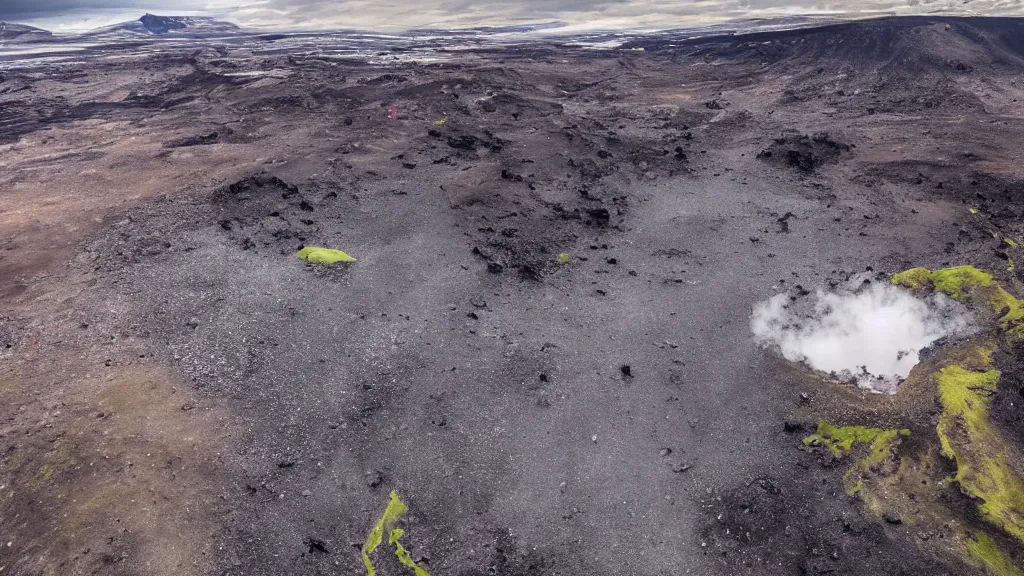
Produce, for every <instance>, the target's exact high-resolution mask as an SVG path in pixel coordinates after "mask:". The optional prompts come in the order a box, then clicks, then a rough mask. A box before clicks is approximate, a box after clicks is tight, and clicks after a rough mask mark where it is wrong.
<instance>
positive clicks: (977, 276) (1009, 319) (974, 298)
mask: <svg viewBox="0 0 1024 576" xmlns="http://www.w3.org/2000/svg"><path fill="white" fill-rule="evenodd" d="M891 281H892V283H893V284H896V285H897V286H903V287H905V288H909V289H911V290H924V289H926V288H928V287H932V288H934V289H935V290H936V291H938V292H942V293H944V294H947V295H949V297H950V298H953V299H955V300H960V301H962V302H965V303H967V304H969V305H972V306H973V307H975V308H981V309H982V310H983V311H987V312H990V313H992V314H995V315H996V316H997V317H999V323H1000V325H1001V326H1002V328H1003V329H1004V330H1007V329H1012V328H1013V327H1017V326H1018V324H1021V321H1022V320H1024V302H1022V301H1021V300H1018V299H1017V298H1015V297H1014V296H1013V295H1012V294H1010V293H1009V292H1007V291H1006V290H1004V289H1003V287H1002V286H1000V285H999V283H998V282H996V281H995V280H994V279H993V278H992V275H991V274H989V273H988V272H984V271H981V270H978V269H977V268H975V267H974V266H957V267H955V268H945V269H943V270H935V271H934V272H932V271H931V270H928V269H927V268H912V269H910V270H907V271H905V272H900V273H899V274H896V275H894V276H893V277H892V279H891Z"/></svg>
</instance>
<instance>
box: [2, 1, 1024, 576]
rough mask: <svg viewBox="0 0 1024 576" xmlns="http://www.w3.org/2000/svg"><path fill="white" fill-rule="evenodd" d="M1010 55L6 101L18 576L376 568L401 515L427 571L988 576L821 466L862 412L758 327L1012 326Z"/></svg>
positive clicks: (917, 35)
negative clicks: (873, 297) (920, 311)
mask: <svg viewBox="0 0 1024 576" xmlns="http://www.w3.org/2000/svg"><path fill="white" fill-rule="evenodd" d="M1021 26H1024V24H1021V23H1020V22H1019V21H1013V20H991V21H985V20H954V19H945V20H943V19H931V20H929V19H903V20H886V21H880V22H875V23H864V24H853V25H844V26H840V27H838V28H833V29H828V30H824V31H814V30H810V31H800V32H794V33H774V34H772V35H765V36H761V37H753V38H744V37H728V38H720V39H706V40H700V41H688V42H678V43H675V44H676V45H674V46H669V43H667V42H661V41H657V42H655V41H652V42H649V43H647V44H646V45H644V46H643V47H644V48H646V50H645V51H638V50H626V49H624V50H615V51H607V52H603V51H587V50H579V49H574V48H570V47H564V46H558V45H553V44H538V45H536V46H532V47H530V48H529V49H525V48H520V49H512V48H504V49H500V50H498V49H495V50H477V51H469V52H467V53H466V54H464V55H461V56H460V57H458V58H452V59H448V60H446V61H444V62H441V63H435V64H422V65H421V64H409V63H406V64H395V65H377V64H373V65H371V64H366V63H361V62H355V61H346V60H333V61H331V60H327V59H321V58H316V57H310V56H295V55H259V54H255V53H254V52H253V51H252V49H251V47H250V48H242V47H237V46H235V47H230V48H222V49H221V50H220V51H218V50H216V49H214V48H212V47H205V48H204V47H200V48H201V49H197V50H196V51H194V52H181V53H165V54H152V53H148V52H145V51H140V52H137V53H136V52H130V51H129V52H127V53H126V57H125V58H122V59H116V60H115V59H110V58H99V57H97V58H95V59H88V58H86V59H85V64H84V65H83V66H82V67H81V68H79V69H69V68H67V67H61V66H57V65H47V66H40V67H38V68H19V69H17V70H11V71H6V72H2V73H0V105H2V106H3V112H2V114H3V115H4V120H3V122H4V123H3V125H2V128H0V142H5V144H3V145H0V168H2V171H0V194H2V198H3V200H2V206H0V295H2V296H0V297H2V300H0V303H2V305H3V308H2V310H0V360H2V372H0V414H2V416H3V418H2V424H0V451H2V455H0V458H2V459H0V485H2V486H0V534H3V539H4V542H3V543H2V544H3V545H4V547H3V548H2V549H0V567H4V570H3V573H4V574H17V575H21V574H26V575H27V574H40V573H42V574H94V573H98V574H246V575H262V574H266V575H271V574H274V575H276V574H358V573H360V571H361V570H362V560H361V559H360V554H359V547H360V546H361V545H362V543H363V541H364V540H365V538H366V534H367V532H368V531H369V529H370V528H371V527H372V526H373V524H374V522H375V521H376V520H377V518H378V517H379V516H380V514H381V512H382V511H383V507H384V506H385V504H386V503H387V495H388V492H389V491H390V490H396V491H397V492H398V493H399V494H400V495H401V496H402V498H403V500H405V501H406V502H407V503H408V504H409V507H410V510H411V515H410V519H409V522H408V523H407V525H406V526H405V528H406V536H405V537H404V539H403V541H404V542H405V545H406V546H407V547H408V548H409V549H410V550H411V552H412V556H413V558H414V559H415V560H417V561H420V562H422V563H423V564H424V565H426V566H428V568H429V570H430V571H431V573H432V574H435V575H444V574H451V575H461V576H473V575H478V574H480V575H482V574H497V575H520V574H572V575H575V574H623V575H624V574H638V575H660V574H669V573H671V574H679V573H685V574H772V575H777V574H828V573H835V574H951V575H952V574H965V573H978V574H984V573H985V572H983V571H980V568H978V567H977V566H975V565H971V564H969V563H965V561H964V560H963V559H962V558H959V557H958V556H957V555H956V554H953V553H948V554H947V553H937V552H936V548H934V547H933V546H932V544H927V545H923V544H922V543H921V542H920V540H921V538H920V535H919V533H918V532H917V531H915V530H914V529H913V521H912V519H910V518H907V519H906V521H904V522H902V523H894V522H886V521H883V520H882V519H881V518H880V517H878V516H877V515H875V514H873V513H872V512H870V511H868V510H866V508H865V506H863V505H862V503H861V502H860V501H858V499H856V498H851V497H848V496H847V495H846V494H845V493H844V492H843V490H842V486H841V477H842V475H843V471H844V469H843V468H842V467H841V466H834V465H829V466H823V465H822V464H821V463H820V462H819V460H820V459H819V457H818V455H816V454H814V453H811V452H809V451H804V450H800V449H799V447H800V445H801V444H800V439H801V436H800V435H799V434H795V433H794V432H793V431H792V430H791V431H790V432H787V431H786V427H785V426H784V425H783V423H784V421H786V420H787V419H792V418H793V417H794V413H796V412H798V411H800V410H805V409H806V406H804V407H801V402H802V400H801V393H807V394H809V398H810V402H811V404H812V405H813V406H822V407H823V408H822V410H831V411H832V412H830V413H829V415H831V416H834V415H835V412H837V411H839V410H840V409H839V408H835V403H833V402H831V401H830V400H828V399H827V398H824V397H825V396H828V395H829V394H831V393H832V392H831V391H830V390H831V389H830V388H829V387H827V386H824V385H821V383H818V384H817V387H815V386H816V384H815V381H814V379H812V378H809V376H808V374H807V373H806V372H805V371H802V370H800V369H797V368H795V367H793V366H790V365H788V364H787V363H785V362H783V361H782V360H781V359H779V358H778V357H776V356H775V355H774V354H772V353H771V352H769V351H763V350H758V349H756V348H755V346H754V345H753V342H752V340H751V336H750V330H749V326H748V319H749V314H750V309H751V306H752V305H753V304H754V303H755V302H758V301H760V300H763V299H764V298H767V297H769V296H771V295H774V294H776V293H778V292H781V291H786V290H789V289H791V288H793V287H794V286H796V285H800V286H802V287H807V288H814V287H818V286H823V285H826V284H827V282H828V281H829V280H830V279H831V280H838V279H842V278H846V277H848V276H849V275H850V274H852V273H857V272H862V271H865V270H868V269H871V270H874V271H876V272H880V273H885V274H892V273H895V272H898V271H901V270H904V269H907V268H911V267H914V266H926V267H930V268H941V267H945V266H953V265H959V264H972V265H975V266H977V267H979V268H985V269H988V270H991V271H994V272H996V273H997V277H998V278H999V279H1000V280H1001V281H1002V282H1003V283H1004V285H1005V286H1007V288H1008V289H1011V290H1015V291H1016V293H1017V294H1018V295H1024V292H1022V291H1021V290H1020V287H1021V284H1020V278H1018V277H1016V276H1014V275H1013V274H1012V273H1008V272H1006V270H1007V262H1006V260H1005V259H1004V257H1013V255H1014V254H1015V249H1014V248H1009V247H1007V246H1006V245H1004V244H1001V243H1000V241H999V239H998V238H994V237H993V236H992V233H991V230H992V227H993V226H994V227H997V228H998V229H999V230H1000V231H1002V232H1003V233H1005V234H1006V235H1008V236H1012V237H1016V238H1020V237H1021V236H1022V233H1024V224H1022V220H1021V216H1022V211H1024V200H1022V194H1024V174H1022V168H1021V164H1020V161H1019V154H1020V146H1019V143H1020V142H1022V141H1024V113H1022V108H1021V106H1020V104H1019V102H1020V101H1024V75H1022V73H1024V46H1022V45H1021V44H1020V42H1019V41H1014V40H1013V39H1014V38H1019V37H1021V36H1020V30H1021ZM638 44H639V43H638ZM630 47H632V48H636V47H640V46H639V45H634V46H627V48H630ZM237 72H254V74H251V75H244V76H243V75H237V74H235V75H232V74H234V73H237ZM392 108H394V112H393V113H391V114H390V115H391V116H393V117H391V118H389V109H392ZM969 208H974V209H976V210H979V211H980V216H982V217H979V218H971V217H970V216H971V214H969V212H968V209H969ZM305 245H315V246H328V247H332V248H339V249H342V250H345V251H346V252H348V253H349V254H352V255H353V256H355V257H356V258H357V259H358V262H357V263H355V264H352V265H349V266H345V267H336V268H324V267H320V266H315V265H310V264H307V263H304V262H303V261H301V260H299V259H298V258H296V257H295V252H296V251H297V250H298V249H299V248H300V247H302V246H305ZM562 253H565V254H568V255H569V260H570V261H569V262H562V261H560V259H559V255H560V254H562ZM1018 260H1019V261H1024V260H1020V259H1018ZM1004 372H1005V371H1004ZM1005 373H1006V378H1005V381H1006V382H1007V383H1008V386H1007V388H1006V389H1005V390H1004V391H1003V392H1001V396H1000V398H1001V399H1000V400H999V402H1000V404H999V407H1000V408H999V410H997V411H996V413H997V414H998V416H999V418H1000V419H1001V420H1000V422H999V425H1000V426H1001V427H1002V428H1003V429H1004V430H1006V431H1008V432H1007V434H1008V435H1010V436H1011V437H1012V438H1013V439H1014V442H1017V443H1019V442H1020V435H1019V430H1020V426H1021V421H1020V416H1019V412H1015V411H1014V410H1012V409H1011V408H1009V406H1012V405H1013V401H1014V400H1019V399H1020V398H1019V397H1020V387H1019V384H1020V382H1021V380H1020V377H1019V375H1017V374H1016V373H1014V372H1012V371H1009V372H1005ZM851 394H853V395H855V396H856V395H859V394H860V393H859V392H858V393H852V392H851ZM851 401H852V400H851ZM1020 405H1021V404H1020V402H1017V404H1016V406H1020ZM925 425H926V423H923V422H922V426H925ZM928 425H932V426H934V425H933V424H928ZM948 494H951V496H948V498H952V499H954V500H955V499H956V493H955V491H952V490H951V491H949V492H948ZM957 502H959V500H957ZM956 506H959V507H960V508H961V509H963V510H964V511H965V512H964V519H963V522H965V523H967V524H971V523H977V522H980V521H979V520H978V519H977V518H975V517H973V516H971V514H972V513H971V512H970V509H971V506H970V505H969V504H965V503H961V504H956ZM971 525H973V524H971ZM741 532H743V533H746V534H747V535H746V537H745V538H743V537H740V536H737V534H739V533H741ZM999 538H1000V539H999V540H998V541H999V543H1000V544H1001V545H1002V546H1004V548H1005V549H1006V550H1008V553H1009V554H1011V555H1014V554H1015V555H1016V556H1015V557H1016V559H1017V560H1022V559H1024V548H1022V547H1021V545H1020V543H1019V542H1014V541H1013V540H1012V539H1010V538H1002V537H999ZM7 542H10V544H9V545H8V544H7ZM389 562H392V563H394V564H395V565H394V566H392V565H390V564H389ZM378 568H379V570H380V573H387V574H391V573H394V574H398V573H401V570H402V568H401V567H400V566H398V565H397V563H396V562H395V561H394V560H393V559H391V558H390V557H386V556H384V555H382V556H381V559H380V561H379V566H378Z"/></svg>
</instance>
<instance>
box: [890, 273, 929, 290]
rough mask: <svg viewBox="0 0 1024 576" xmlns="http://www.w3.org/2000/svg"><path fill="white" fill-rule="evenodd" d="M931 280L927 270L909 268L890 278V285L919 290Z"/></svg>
mask: <svg viewBox="0 0 1024 576" xmlns="http://www.w3.org/2000/svg"><path fill="white" fill-rule="evenodd" d="M931 280H932V271H931V270H929V269H927V268H911V269H910V270H907V271H905V272H900V273H899V274H896V275H894V276H893V277H892V283H893V284H896V285H897V286H905V287H907V288H910V289H912V290H920V289H921V288H924V287H925V286H927V285H928V283H929V282H931Z"/></svg>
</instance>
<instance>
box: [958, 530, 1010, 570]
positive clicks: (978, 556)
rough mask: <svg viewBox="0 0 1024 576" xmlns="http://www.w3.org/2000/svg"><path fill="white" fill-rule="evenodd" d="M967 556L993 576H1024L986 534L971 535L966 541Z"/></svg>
mask: <svg viewBox="0 0 1024 576" xmlns="http://www.w3.org/2000/svg"><path fill="white" fill-rule="evenodd" d="M966 546H967V555H968V557H970V558H971V559H972V560H974V561H975V562H977V563H979V564H981V565H982V566H984V567H985V569H986V570H987V571H988V573H989V574H992V575H993V576H1024V571H1022V570H1021V569H1020V568H1018V567H1017V565H1016V564H1015V563H1014V562H1013V559H1012V558H1010V557H1009V556H1008V555H1007V554H1006V553H1005V552H1003V551H1002V550H1000V549H999V546H997V545H996V543H995V542H993V541H992V538H990V537H989V536H988V534H985V533H984V532H974V533H971V534H970V535H969V536H968V537H967V539H966Z"/></svg>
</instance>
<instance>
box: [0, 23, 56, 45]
mask: <svg viewBox="0 0 1024 576" xmlns="http://www.w3.org/2000/svg"><path fill="white" fill-rule="evenodd" d="M52 37H53V34H51V33H50V32H48V31H46V30H43V29H42V28H35V27H33V26H26V25H24V24H13V23H9V22H0V42H4V41H7V40H18V41H20V42H25V41H33V40H48V39H50V38H52Z"/></svg>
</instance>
